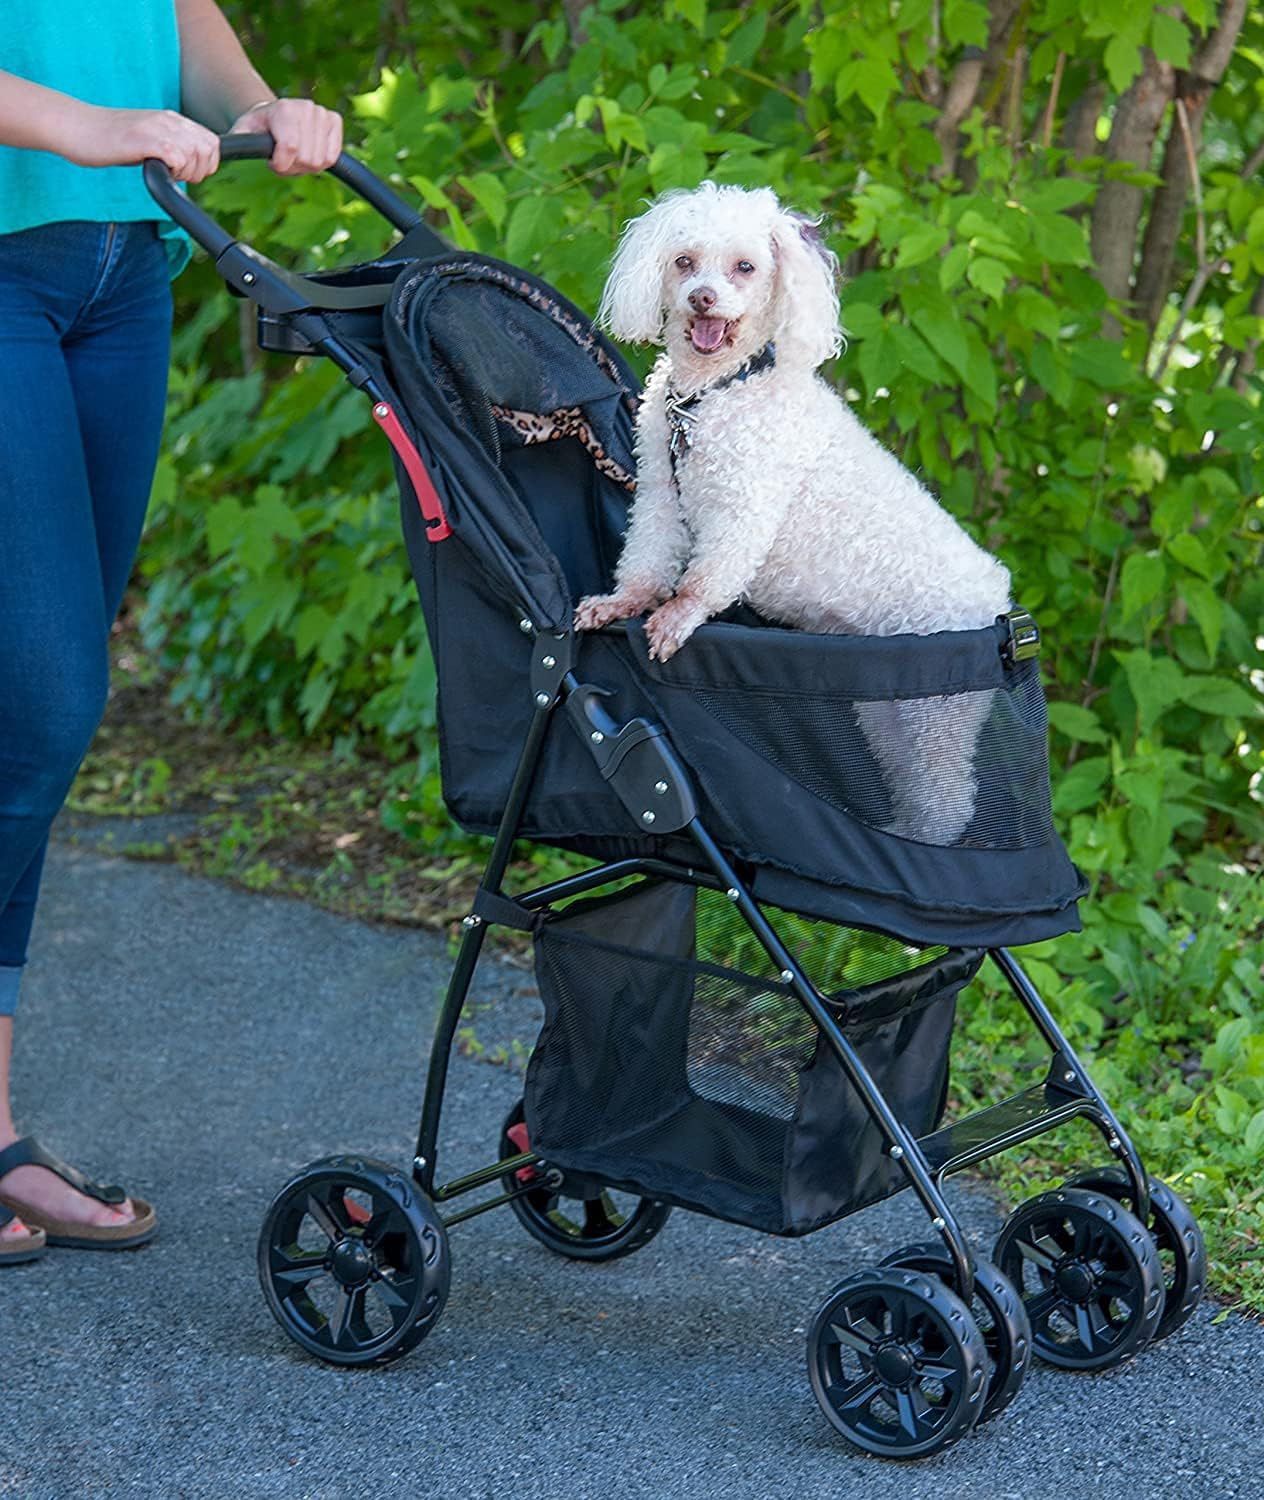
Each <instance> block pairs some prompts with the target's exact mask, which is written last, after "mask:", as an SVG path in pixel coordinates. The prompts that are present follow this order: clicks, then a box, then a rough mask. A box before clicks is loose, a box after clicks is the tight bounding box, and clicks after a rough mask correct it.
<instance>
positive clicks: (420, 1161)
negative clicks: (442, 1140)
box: [413, 1156, 426, 1172]
mask: <svg viewBox="0 0 1264 1500" xmlns="http://www.w3.org/2000/svg"><path fill="white" fill-rule="evenodd" d="M413 1166H414V1167H416V1168H417V1170H418V1171H419V1172H424V1171H425V1170H426V1158H425V1157H424V1156H414V1157H413Z"/></svg>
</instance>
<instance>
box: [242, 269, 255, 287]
mask: <svg viewBox="0 0 1264 1500" xmlns="http://www.w3.org/2000/svg"><path fill="white" fill-rule="evenodd" d="M241 279H242V281H243V282H244V283H245V284H246V285H247V286H254V284H255V273H254V272H253V271H247V272H246V273H245V275H244V276H242V278H241Z"/></svg>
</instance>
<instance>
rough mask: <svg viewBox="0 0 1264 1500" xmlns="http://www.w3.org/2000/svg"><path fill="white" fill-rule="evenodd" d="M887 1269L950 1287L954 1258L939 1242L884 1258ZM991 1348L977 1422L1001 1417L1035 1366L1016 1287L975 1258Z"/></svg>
mask: <svg viewBox="0 0 1264 1500" xmlns="http://www.w3.org/2000/svg"><path fill="white" fill-rule="evenodd" d="M881 1264H882V1265H884V1266H900V1267H902V1268H903V1269H904V1270H906V1271H924V1272H926V1273H927V1275H930V1276H937V1277H938V1278H939V1280H940V1281H942V1282H944V1283H945V1284H946V1285H948V1286H951V1285H952V1257H951V1256H950V1255H949V1254H948V1251H947V1249H946V1247H945V1246H944V1245H943V1244H942V1243H941V1242H940V1241H939V1240H929V1241H927V1242H926V1243H925V1244H921V1245H909V1246H907V1247H906V1248H905V1249H903V1250H897V1251H895V1253H894V1254H893V1255H888V1256H886V1257H884V1259H883V1260H882V1262H881ZM970 1311H971V1313H972V1314H973V1315H974V1321H975V1322H976V1323H977V1324H978V1325H979V1332H980V1333H981V1334H982V1335H983V1343H984V1345H985V1347H986V1348H987V1357H988V1379H987V1392H986V1394H985V1395H984V1398H983V1410H982V1411H981V1412H980V1413H979V1421H980V1422H987V1421H990V1420H991V1418H993V1417H995V1416H997V1415H999V1413H1001V1412H1003V1411H1004V1410H1005V1408H1006V1407H1007V1406H1008V1405H1009V1404H1010V1402H1011V1401H1012V1400H1013V1399H1014V1397H1015V1396H1017V1395H1018V1392H1019V1391H1020V1389H1021V1388H1022V1384H1023V1380H1024V1378H1025V1377H1026V1375H1027V1368H1028V1366H1029V1365H1030V1363H1031V1324H1030V1322H1029V1321H1028V1319H1027V1311H1026V1309H1025V1308H1024V1307H1023V1304H1022V1300H1021V1299H1020V1297H1019V1295H1018V1291H1017V1289H1016V1288H1015V1286H1014V1283H1013V1282H1012V1281H1010V1279H1009V1277H1008V1276H1006V1275H1005V1274H1004V1273H1003V1272H1002V1271H1001V1270H1000V1269H999V1267H997V1266H994V1265H993V1264H992V1262H991V1261H990V1260H984V1259H983V1258H982V1257H981V1256H976V1257H975V1263H974V1297H973V1298H972V1300H971V1303H970Z"/></svg>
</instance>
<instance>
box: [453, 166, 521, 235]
mask: <svg viewBox="0 0 1264 1500" xmlns="http://www.w3.org/2000/svg"><path fill="white" fill-rule="evenodd" d="M457 180H458V181H459V182H460V184H461V186H462V187H464V188H465V190H466V191H467V192H468V193H469V195H470V197H471V198H473V199H474V201H475V203H477V204H478V206H479V207H480V208H481V209H482V210H483V212H484V213H485V214H486V215H487V217H488V218H489V219H490V220H491V223H492V228H493V229H499V228H500V227H501V225H502V224H503V223H504V222H505V215H506V213H507V212H508V211H509V205H508V200H507V198H506V196H505V188H504V184H503V183H502V182H501V180H500V178H499V177H494V176H493V175H492V174H491V173H490V172H476V173H475V174H474V176H473V177H461V178H458V179H457Z"/></svg>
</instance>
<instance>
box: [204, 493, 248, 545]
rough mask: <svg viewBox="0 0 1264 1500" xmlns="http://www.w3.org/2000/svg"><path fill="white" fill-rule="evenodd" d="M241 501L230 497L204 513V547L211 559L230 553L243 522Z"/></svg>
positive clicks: (219, 501) (243, 514) (243, 512)
mask: <svg viewBox="0 0 1264 1500" xmlns="http://www.w3.org/2000/svg"><path fill="white" fill-rule="evenodd" d="M245 514H246V513H245V511H244V510H243V509H242V505H241V501H240V500H238V499H236V498H235V497H234V496H232V495H228V496H226V497H225V498H224V499H223V500H217V501H216V502H215V504H214V505H212V506H211V508H210V510H208V511H207V513H206V546H207V550H208V551H209V552H210V554H211V556H212V557H223V556H224V555H225V554H226V553H228V552H231V551H232V549H233V547H234V545H235V543H236V541H237V538H238V536H239V535H240V534H241V530H242V524H243V522H244V520H245Z"/></svg>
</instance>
